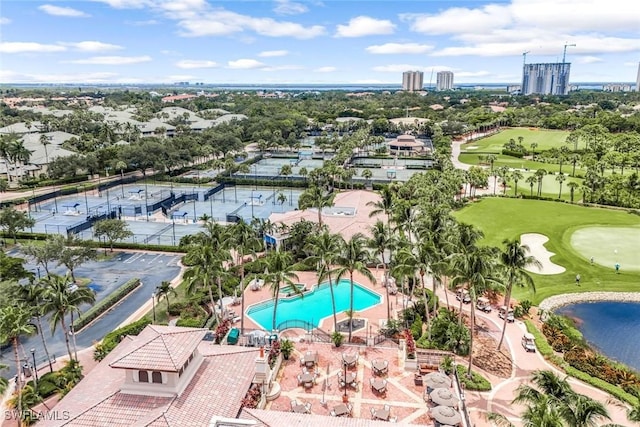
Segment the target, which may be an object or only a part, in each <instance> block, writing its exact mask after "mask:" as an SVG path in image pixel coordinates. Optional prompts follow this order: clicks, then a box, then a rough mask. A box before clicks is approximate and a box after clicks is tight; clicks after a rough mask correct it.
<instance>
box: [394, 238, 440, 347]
mask: <svg viewBox="0 0 640 427" xmlns="http://www.w3.org/2000/svg"><path fill="white" fill-rule="evenodd" d="M435 252H436V248H435V247H434V246H433V244H432V243H431V242H430V241H428V240H422V241H420V242H417V243H415V244H413V245H410V246H409V247H406V248H403V249H401V250H400V252H398V255H397V259H398V269H399V270H406V271H407V272H413V275H414V277H415V274H416V273H417V274H418V277H419V278H420V287H421V288H422V297H423V299H424V313H425V320H426V322H427V336H428V339H429V340H431V320H430V319H431V316H430V314H429V299H428V298H427V286H426V284H425V280H424V277H425V276H426V275H427V274H428V273H429V271H430V270H431V263H432V262H433V260H434V258H435Z"/></svg>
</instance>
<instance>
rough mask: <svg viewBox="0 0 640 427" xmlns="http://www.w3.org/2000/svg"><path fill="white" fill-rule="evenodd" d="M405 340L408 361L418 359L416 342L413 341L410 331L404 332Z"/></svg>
mask: <svg viewBox="0 0 640 427" xmlns="http://www.w3.org/2000/svg"><path fill="white" fill-rule="evenodd" d="M404 339H405V340H406V346H407V359H415V358H416V342H415V341H414V340H413V334H412V333H411V331H410V330H409V329H405V330H404Z"/></svg>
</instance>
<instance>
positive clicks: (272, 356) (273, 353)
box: [269, 340, 281, 368]
mask: <svg viewBox="0 0 640 427" xmlns="http://www.w3.org/2000/svg"><path fill="white" fill-rule="evenodd" d="M280 352H281V348H280V341H277V340H276V341H274V342H273V343H271V348H270V349H269V367H270V368H273V367H274V366H275V364H276V360H277V359H278V356H280Z"/></svg>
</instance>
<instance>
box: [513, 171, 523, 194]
mask: <svg viewBox="0 0 640 427" xmlns="http://www.w3.org/2000/svg"><path fill="white" fill-rule="evenodd" d="M523 178H524V175H522V172H520V171H519V170H518V169H515V170H514V171H513V172H511V179H513V183H514V193H513V194H514V195H515V196H517V195H518V182H519V181H521V180H522V179H523Z"/></svg>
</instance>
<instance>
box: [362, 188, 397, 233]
mask: <svg viewBox="0 0 640 427" xmlns="http://www.w3.org/2000/svg"><path fill="white" fill-rule="evenodd" d="M394 202H395V195H394V192H393V190H392V189H391V187H390V186H389V185H385V186H384V187H382V189H381V190H380V200H378V201H375V202H374V201H371V202H367V206H371V207H373V208H374V209H373V210H372V211H371V212H370V213H369V217H370V218H371V217H374V216H376V215H379V214H385V215H386V216H387V223H389V224H390V223H391V214H392V213H393V205H394Z"/></svg>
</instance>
